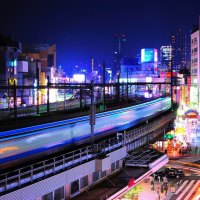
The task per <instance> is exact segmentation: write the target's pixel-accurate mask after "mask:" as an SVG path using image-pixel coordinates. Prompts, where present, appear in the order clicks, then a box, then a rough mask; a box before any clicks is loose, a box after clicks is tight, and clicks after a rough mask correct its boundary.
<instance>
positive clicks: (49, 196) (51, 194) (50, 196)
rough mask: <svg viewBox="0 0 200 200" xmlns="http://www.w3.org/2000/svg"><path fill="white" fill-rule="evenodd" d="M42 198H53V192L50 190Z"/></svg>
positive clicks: (43, 199) (48, 199)
mask: <svg viewBox="0 0 200 200" xmlns="http://www.w3.org/2000/svg"><path fill="white" fill-rule="evenodd" d="M42 200H53V192H50V193H48V194H45V195H44V196H42Z"/></svg>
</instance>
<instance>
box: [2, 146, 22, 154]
mask: <svg viewBox="0 0 200 200" xmlns="http://www.w3.org/2000/svg"><path fill="white" fill-rule="evenodd" d="M17 149H19V148H18V147H5V148H2V149H0V154H4V153H5V152H7V151H13V150H17Z"/></svg>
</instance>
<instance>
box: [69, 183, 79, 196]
mask: <svg viewBox="0 0 200 200" xmlns="http://www.w3.org/2000/svg"><path fill="white" fill-rule="evenodd" d="M78 191H79V180H76V181H74V182H72V183H71V194H74V193H75V192H78Z"/></svg>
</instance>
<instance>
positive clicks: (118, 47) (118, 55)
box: [112, 34, 126, 77]
mask: <svg viewBox="0 0 200 200" xmlns="http://www.w3.org/2000/svg"><path fill="white" fill-rule="evenodd" d="M125 50H126V36H125V35H120V34H119V35H115V36H114V56H113V69H112V74H113V77H115V76H116V74H117V73H119V71H120V66H121V62H122V58H124V56H125Z"/></svg>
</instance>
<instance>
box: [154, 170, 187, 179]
mask: <svg viewBox="0 0 200 200" xmlns="http://www.w3.org/2000/svg"><path fill="white" fill-rule="evenodd" d="M153 176H154V178H155V179H159V178H158V177H160V179H161V180H163V178H164V177H167V178H177V179H178V178H182V177H183V176H184V173H183V171H182V170H179V169H177V168H172V167H167V168H164V170H161V171H157V172H155V173H154V174H153Z"/></svg>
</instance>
